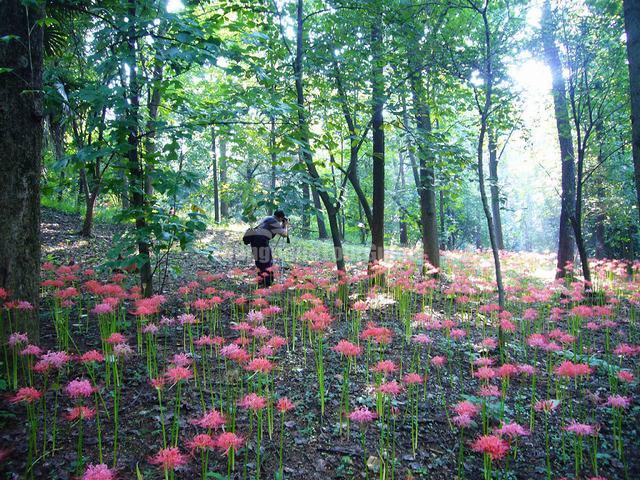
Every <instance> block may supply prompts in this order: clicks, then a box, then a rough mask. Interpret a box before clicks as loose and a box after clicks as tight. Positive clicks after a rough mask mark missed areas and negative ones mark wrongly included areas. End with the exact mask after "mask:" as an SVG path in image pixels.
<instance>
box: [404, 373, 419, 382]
mask: <svg viewBox="0 0 640 480" xmlns="http://www.w3.org/2000/svg"><path fill="white" fill-rule="evenodd" d="M402 381H403V382H404V383H405V384H407V385H416V384H418V383H422V376H421V375H420V374H418V373H415V372H411V373H407V374H406V375H405V376H404V377H402Z"/></svg>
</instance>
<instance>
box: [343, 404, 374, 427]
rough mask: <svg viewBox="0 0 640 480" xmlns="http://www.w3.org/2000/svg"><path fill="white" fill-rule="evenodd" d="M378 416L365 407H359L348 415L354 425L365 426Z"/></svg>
mask: <svg viewBox="0 0 640 480" xmlns="http://www.w3.org/2000/svg"><path fill="white" fill-rule="evenodd" d="M377 417H378V415H377V414H376V413H375V412H372V411H371V410H369V409H368V408H367V407H360V408H357V409H355V410H354V411H353V412H351V413H350V414H349V420H351V421H352V422H354V423H359V424H366V423H370V422H372V421H373V420H375V419H376V418H377Z"/></svg>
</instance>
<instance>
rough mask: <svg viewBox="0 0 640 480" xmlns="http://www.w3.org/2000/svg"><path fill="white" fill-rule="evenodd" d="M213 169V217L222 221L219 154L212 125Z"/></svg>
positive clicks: (216, 220)
mask: <svg viewBox="0 0 640 480" xmlns="http://www.w3.org/2000/svg"><path fill="white" fill-rule="evenodd" d="M211 169H212V170H213V218H214V221H215V222H216V223H220V193H219V191H218V154H217V153H216V127H211Z"/></svg>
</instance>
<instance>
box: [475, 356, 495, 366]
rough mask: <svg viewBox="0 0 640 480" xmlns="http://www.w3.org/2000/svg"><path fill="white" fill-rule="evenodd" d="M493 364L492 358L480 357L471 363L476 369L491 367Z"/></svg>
mask: <svg viewBox="0 0 640 480" xmlns="http://www.w3.org/2000/svg"><path fill="white" fill-rule="evenodd" d="M494 362H495V360H494V359H493V358H490V357H480V358H476V359H475V360H474V361H473V364H474V365H475V366H477V367H490V366H491V365H493V364H494Z"/></svg>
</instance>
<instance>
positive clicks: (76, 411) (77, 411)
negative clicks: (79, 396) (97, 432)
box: [64, 405, 96, 422]
mask: <svg viewBox="0 0 640 480" xmlns="http://www.w3.org/2000/svg"><path fill="white" fill-rule="evenodd" d="M95 415H96V411H95V410H94V409H92V408H89V407H85V406H84V405H80V406H77V407H73V408H72V409H71V410H69V411H68V412H67V413H66V414H65V416H64V417H65V418H66V419H67V420H69V421H70V422H73V421H75V420H78V419H80V420H90V419H92V418H93V417H94V416H95Z"/></svg>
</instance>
